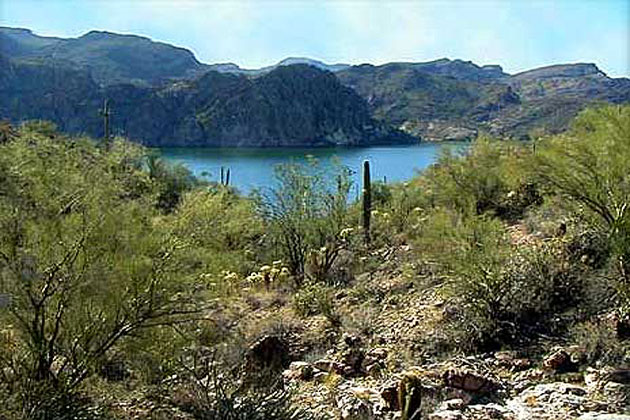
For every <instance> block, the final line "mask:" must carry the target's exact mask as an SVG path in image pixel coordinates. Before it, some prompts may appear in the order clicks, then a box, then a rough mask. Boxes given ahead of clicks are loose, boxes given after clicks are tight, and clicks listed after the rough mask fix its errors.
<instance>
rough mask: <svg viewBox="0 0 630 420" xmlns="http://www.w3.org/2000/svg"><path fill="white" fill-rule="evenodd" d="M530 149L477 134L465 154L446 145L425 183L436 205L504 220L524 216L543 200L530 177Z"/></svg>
mask: <svg viewBox="0 0 630 420" xmlns="http://www.w3.org/2000/svg"><path fill="white" fill-rule="evenodd" d="M530 154H531V151H530V149H529V148H528V147H527V146H524V145H522V144H519V143H513V142H509V141H498V140H493V139H490V138H486V137H480V138H478V139H477V140H476V141H475V142H474V144H473V145H472V146H471V148H470V149H468V150H467V151H466V152H465V153H464V154H463V155H461V154H454V153H453V151H451V149H444V151H443V153H442V155H441V156H440V158H439V160H438V162H437V163H436V164H435V165H433V167H431V168H429V169H428V170H427V171H426V172H425V174H424V178H425V187H426V189H427V191H428V192H429V193H430V195H431V197H430V201H431V203H432V204H433V205H434V206H448V207H451V208H453V209H456V210H457V211H459V212H461V213H471V214H477V215H480V214H483V213H486V212H489V213H491V214H493V215H496V216H498V217H500V218H502V219H505V220H515V219H518V218H520V217H522V215H523V212H524V211H525V209H527V208H528V207H529V206H531V205H534V204H540V202H541V196H540V194H539V193H538V190H537V186H536V185H535V184H533V183H531V182H530V181H528V180H527V177H526V174H527V171H525V170H524V168H525V166H526V165H524V162H526V161H527V159H528V157H529V155H530Z"/></svg>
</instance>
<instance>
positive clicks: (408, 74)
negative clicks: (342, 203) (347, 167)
mask: <svg viewBox="0 0 630 420" xmlns="http://www.w3.org/2000/svg"><path fill="white" fill-rule="evenodd" d="M106 98H107V99H108V100H109V101H110V103H111V107H112V127H113V130H114V133H116V134H122V135H125V136H127V137H129V138H130V139H132V140H134V141H138V142H142V143H144V144H147V145H151V146H270V147H271V146H324V145H367V144H393V143H411V142H417V141H418V140H419V139H420V140H430V141H439V140H452V139H456V140H461V139H470V138H473V137H475V136H476V135H477V134H479V133H481V132H487V133H489V134H492V135H500V136H510V137H514V138H527V137H528V136H529V135H531V133H532V132H535V131H537V130H538V131H541V130H542V131H546V132H558V131H561V130H564V129H566V127H567V125H568V123H569V121H570V120H571V119H572V118H573V117H574V116H575V114H576V113H577V112H579V111H580V110H581V109H583V108H584V107H586V106H588V105H591V104H596V103H602V102H607V103H625V102H630V79H627V78H611V77H608V76H607V75H606V74H604V73H603V72H602V71H601V70H600V69H599V68H598V67H597V66H596V65H595V64H590V63H577V64H561V65H553V66H548V67H543V68H538V69H533V70H529V71H526V72H522V73H518V74H513V75H511V74H508V73H506V72H504V71H503V69H502V68H501V67H500V66H498V65H489V66H478V65H476V64H474V63H472V62H470V61H462V60H450V59H440V60H436V61H431V62H425V63H387V64H384V65H371V64H362V65H349V64H332V65H330V64H326V63H323V62H320V61H317V60H313V59H309V58H287V59H285V60H282V61H281V62H279V63H277V64H276V65H273V66H269V67H264V68H261V69H243V68H240V67H239V66H238V65H236V64H233V63H221V64H204V63H201V62H199V61H198V60H197V59H196V58H195V56H194V54H193V53H192V52H191V51H189V50H187V49H184V48H179V47H175V46H172V45H169V44H166V43H161V42H154V41H152V40H150V39H149V38H145V37H140V36H136V35H121V34H115V33H111V32H102V31H92V32H89V33H87V34H85V35H83V36H80V37H78V38H55V37H42V36H38V35H36V34H34V33H33V32H32V31H30V30H28V29H20V28H8V27H0V119H8V120H11V121H13V122H16V123H17V122H19V121H22V120H26V119H47V120H51V121H53V122H55V123H56V124H57V125H58V126H59V128H60V129H62V130H64V131H67V132H72V133H87V134H90V135H92V136H95V137H100V136H102V130H103V129H102V118H101V117H100V115H99V110H100V109H101V108H102V106H103V105H102V104H103V101H104V99H106Z"/></svg>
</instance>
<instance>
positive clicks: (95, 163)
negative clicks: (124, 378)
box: [0, 130, 196, 418]
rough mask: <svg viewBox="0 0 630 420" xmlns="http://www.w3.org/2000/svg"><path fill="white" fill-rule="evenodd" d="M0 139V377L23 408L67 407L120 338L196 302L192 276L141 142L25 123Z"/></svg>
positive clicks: (181, 317)
mask: <svg viewBox="0 0 630 420" xmlns="http://www.w3.org/2000/svg"><path fill="white" fill-rule="evenodd" d="M0 148H1V151H0V178H1V179H0V294H1V295H2V296H3V297H4V305H2V306H0V330H1V331H0V332H1V334H0V372H1V373H0V375H1V378H0V385H1V386H4V387H6V388H8V390H7V392H8V393H9V394H10V395H12V396H13V397H12V398H13V403H14V405H15V406H16V407H18V409H19V410H20V411H21V412H22V413H23V415H24V417H26V418H64V417H63V416H62V414H63V415H65V414H64V411H68V408H67V406H65V405H63V404H61V403H60V402H59V401H60V398H61V397H60V396H68V395H71V394H72V392H73V391H75V390H77V389H78V388H79V386H80V384H81V383H82V382H83V381H84V380H85V379H86V378H87V377H88V376H89V375H90V374H91V373H92V372H94V370H95V369H96V368H98V366H99V364H100V363H101V362H102V361H103V359H104V358H105V357H106V355H107V353H108V352H109V351H110V350H111V349H112V348H113V347H114V346H116V345H117V344H118V343H119V342H120V341H121V340H123V339H125V338H127V337H131V336H134V335H136V334H139V333H140V332H141V331H143V330H146V329H147V328H150V327H154V326H163V325H170V324H173V323H177V322H184V321H186V320H187V319H189V317H190V315H191V314H192V313H195V311H196V310H195V307H194V306H193V305H192V297H191V296H192V291H193V287H192V285H191V284H190V283H189V282H188V280H187V278H186V276H176V275H175V271H176V269H177V266H178V263H177V261H178V253H179V252H180V250H181V243H180V241H178V240H177V239H175V238H174V237H173V236H170V235H169V234H168V233H165V232H166V230H164V229H159V226H157V225H156V220H158V219H156V213H155V212H156V210H155V200H156V196H157V194H156V192H155V191H154V188H153V185H154V184H153V182H151V180H150V179H149V176H148V175H147V173H146V171H144V170H143V168H142V164H141V160H142V156H143V154H144V152H143V151H142V149H141V148H139V147H136V146H132V145H131V144H129V143H126V142H116V143H114V144H113V145H112V147H111V148H110V149H109V150H105V149H103V148H99V147H97V146H96V145H95V144H94V143H93V142H91V141H89V140H82V139H77V140H74V139H67V138H63V137H61V136H58V137H55V138H54V139H51V138H50V137H48V136H45V135H41V134H38V133H37V132H35V131H32V130H31V131H28V132H23V133H22V134H21V135H20V136H19V137H18V138H17V139H16V140H14V141H12V142H10V143H7V144H4V145H2V146H0ZM55 413H57V414H55ZM55 416H57V417H55Z"/></svg>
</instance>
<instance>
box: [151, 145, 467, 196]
mask: <svg viewBox="0 0 630 420" xmlns="http://www.w3.org/2000/svg"><path fill="white" fill-rule="evenodd" d="M468 144H469V143H462V142H449V143H419V144H414V145H404V146H372V147H330V148H310V149H308V148H264V149H263V148H260V149H259V148H162V149H160V151H161V154H162V157H163V158H165V159H166V160H168V161H170V162H178V163H182V164H184V165H186V166H187V167H188V168H189V169H190V170H191V171H192V172H193V173H194V174H195V175H197V176H200V177H203V178H205V179H207V180H210V181H219V180H220V177H221V167H222V166H223V167H224V168H226V169H227V168H230V185H232V186H235V187H236V188H238V190H239V191H241V192H243V193H245V194H248V193H250V192H251V191H252V190H253V189H255V188H260V187H266V186H270V185H273V183H274V171H273V168H274V166H275V165H278V164H281V163H287V162H290V161H298V162H304V161H306V160H307V156H312V157H314V158H316V159H317V160H318V161H319V162H320V164H322V165H332V159H333V158H337V159H338V161H339V162H340V163H341V164H342V165H344V166H347V167H349V168H351V169H352V170H353V171H354V175H353V177H354V181H355V185H360V176H361V171H360V170H361V166H362V164H363V161H364V160H365V159H367V160H369V161H370V164H371V168H370V169H371V172H372V179H373V180H386V181H387V182H397V181H405V180H408V179H410V178H411V177H413V176H414V175H415V174H417V173H418V171H420V170H422V169H424V168H426V167H427V166H429V165H431V164H432V163H434V162H435V161H436V159H437V157H438V156H439V154H440V150H441V149H442V148H444V147H450V148H455V149H457V150H465V148H466V147H467V145H468Z"/></svg>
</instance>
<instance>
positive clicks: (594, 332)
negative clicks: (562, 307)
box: [570, 318, 630, 366]
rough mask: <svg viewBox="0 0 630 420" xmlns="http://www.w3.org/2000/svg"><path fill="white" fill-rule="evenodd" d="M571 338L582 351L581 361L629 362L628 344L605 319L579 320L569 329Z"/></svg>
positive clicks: (590, 363)
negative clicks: (621, 339)
mask: <svg viewBox="0 0 630 420" xmlns="http://www.w3.org/2000/svg"><path fill="white" fill-rule="evenodd" d="M570 333H571V338H572V339H573V341H574V342H575V343H577V344H578V345H579V346H580V347H581V348H582V351H583V355H584V360H583V362H584V363H586V364H588V365H593V364H594V363H596V362H598V363H601V364H604V365H610V366H620V365H623V364H625V363H628V362H630V346H628V345H625V346H624V343H623V342H621V341H620V340H619V338H618V337H617V334H616V332H615V330H614V329H613V328H612V327H611V326H610V325H606V320H605V319H601V318H600V319H595V320H589V321H584V322H580V323H578V324H577V325H575V326H573V328H572V329H571V331H570Z"/></svg>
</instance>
